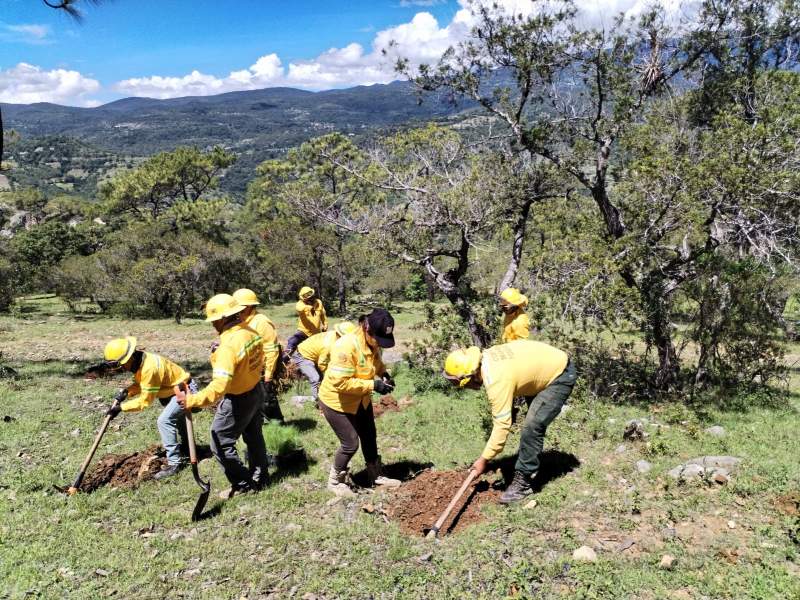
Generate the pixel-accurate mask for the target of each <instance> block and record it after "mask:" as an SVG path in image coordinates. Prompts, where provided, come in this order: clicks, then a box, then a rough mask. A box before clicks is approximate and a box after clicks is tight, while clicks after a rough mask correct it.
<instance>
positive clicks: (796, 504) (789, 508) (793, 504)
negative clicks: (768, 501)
mask: <svg viewBox="0 0 800 600" xmlns="http://www.w3.org/2000/svg"><path fill="white" fill-rule="evenodd" d="M775 508H777V509H778V512H779V513H781V514H782V515H788V516H790V517H796V516H797V515H800V492H789V493H788V494H783V495H781V496H778V497H777V498H775Z"/></svg>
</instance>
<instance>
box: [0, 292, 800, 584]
mask: <svg viewBox="0 0 800 600" xmlns="http://www.w3.org/2000/svg"><path fill="white" fill-rule="evenodd" d="M403 308H404V309H403V310H402V311H401V312H398V313H397V317H398V327H397V332H398V336H400V339H401V341H402V342H408V341H410V340H411V339H412V338H413V337H414V335H415V330H414V329H413V325H414V323H416V322H418V321H419V320H420V319H421V312H420V311H419V310H417V308H416V307H413V306H406V307H403ZM266 312H267V313H268V314H269V315H270V316H272V317H273V318H274V319H275V320H276V322H277V323H278V326H279V329H280V333H281V338H282V339H285V338H286V336H287V335H288V334H290V333H291V331H292V329H293V316H292V308H291V305H284V306H279V307H271V308H269V309H268V310H267V311H266ZM212 333H213V332H212V330H211V328H210V326H209V325H208V324H206V323H203V322H201V321H198V320H191V319H189V320H186V321H185V322H184V323H183V324H182V325H175V324H174V323H173V322H171V321H168V320H151V321H147V320H143V321H126V320H121V319H109V318H104V317H99V316H96V315H78V316H76V315H71V314H68V313H66V312H65V311H64V309H63V307H62V306H60V305H59V304H58V303H57V302H56V301H55V300H53V299H49V298H38V299H31V300H28V301H26V302H25V303H24V305H23V307H22V309H21V310H20V311H19V314H18V315H17V316H16V317H10V316H2V317H0V351H2V360H3V363H4V364H6V365H8V366H11V367H13V368H14V369H16V370H17V371H18V373H19V377H18V378H17V379H0V418H1V419H2V420H0V515H2V519H0V594H4V596H3V597H8V598H25V597H34V598H35V597H39V598H61V597H69V598H96V597H116V598H249V599H253V598H288V597H294V598H306V599H312V598H394V597H403V598H464V597H480V598H505V597H519V598H558V597H564V598H632V599H633V598H636V599H639V598H642V599H649V598H679V599H689V598H697V599H699V598H709V599H711V598H715V599H716V598H731V599H739V598H776V599H777V598H789V599H791V598H800V520H798V516H797V515H796V513H795V514H787V513H792V506H791V504H787V502H786V501H785V498H786V497H787V496H789V495H791V494H800V465H798V450H797V448H798V442H800V436H799V435H798V423H799V421H798V414H799V411H800V396H799V395H798V391H800V378H798V373H797V371H796V370H795V371H794V372H793V375H794V378H793V381H792V382H791V386H790V391H789V392H788V393H787V395H786V397H785V402H783V403H781V404H780V405H778V406H774V405H773V406H768V407H765V406H759V405H756V404H755V403H754V404H753V405H751V406H749V407H748V409H747V410H743V411H739V412H719V411H716V410H713V409H712V410H709V411H706V412H704V413H703V414H702V415H698V414H697V413H694V412H692V411H689V410H688V409H685V408H683V407H682V406H680V405H658V406H651V407H649V408H642V407H636V406H616V405H610V404H606V403H603V402H600V401H591V400H589V399H588V398H587V397H585V396H584V395H582V394H580V393H577V394H576V395H575V398H574V401H573V402H572V403H571V407H570V409H569V410H568V411H566V412H565V413H564V414H563V415H562V416H561V417H559V418H558V419H556V421H555V422H554V423H553V425H552V426H551V428H550V430H549V432H548V438H547V442H546V448H547V449H548V450H549V452H548V454H547V457H548V460H549V463H548V464H550V466H551V467H552V468H551V469H550V470H549V472H550V473H551V476H552V479H551V480H549V481H547V483H546V485H544V487H543V489H542V490H541V491H540V492H539V493H538V495H537V496H536V500H537V503H536V506H535V507H531V508H525V507H523V506H515V507H512V508H504V507H501V506H491V507H489V508H487V509H486V510H485V511H484V512H485V517H486V518H485V519H484V520H483V521H482V522H481V523H479V524H477V525H475V526H472V527H470V528H469V529H467V530H465V531H463V532H459V533H456V534H453V535H451V536H447V537H444V538H443V539H442V540H440V541H438V542H430V541H426V540H424V539H423V538H422V537H421V536H420V537H409V536H407V535H405V534H403V533H401V532H400V530H399V528H398V527H397V524H396V523H393V522H391V521H390V520H389V521H387V520H386V519H384V518H382V517H381V515H380V511H379V510H378V511H375V512H372V513H368V512H366V511H364V510H362V506H363V505H365V504H372V505H374V506H378V507H380V506H381V504H382V503H383V502H384V501H385V498H384V497H382V496H381V494H379V493H375V494H373V493H370V492H365V493H364V494H361V495H359V498H358V499H357V500H355V501H338V502H336V501H332V496H331V495H330V494H329V493H328V492H326V490H325V477H326V474H327V469H328V467H329V465H330V462H329V461H330V457H331V456H332V453H333V451H334V449H335V447H336V445H337V444H336V442H335V437H334V435H333V433H332V432H331V431H330V429H329V427H328V426H327V424H326V423H325V422H324V421H323V420H322V419H321V417H320V416H319V415H318V414H317V412H316V411H315V410H314V409H313V407H310V406H307V405H306V406H304V407H302V408H297V407H294V406H292V405H291V404H290V403H289V402H288V401H284V402H283V408H284V413H285V414H286V416H287V419H288V420H289V422H290V424H291V426H292V427H294V428H295V429H296V430H297V438H298V439H299V441H300V443H301V444H302V445H303V447H304V448H305V450H306V453H307V455H308V457H309V461H308V464H307V465H305V466H302V467H299V468H296V469H294V470H291V471H282V470H279V471H278V472H277V473H276V474H275V477H274V482H273V485H272V486H271V487H270V488H269V489H267V490H266V491H264V492H262V493H259V494H257V495H246V496H241V497H234V498H233V499H232V500H231V501H228V502H226V503H222V501H220V500H219V499H217V498H216V493H215V492H216V491H219V490H221V489H223V488H224V487H226V485H225V484H226V482H225V479H224V477H223V475H222V472H221V470H220V468H219V467H218V466H217V465H216V464H215V463H214V462H213V461H211V460H207V461H204V462H203V463H201V466H200V469H201V471H202V473H203V475H204V476H206V477H210V478H211V480H212V485H213V489H214V490H215V492H214V493H213V495H212V498H211V500H210V502H209V505H210V506H211V507H212V508H215V512H217V513H218V514H216V516H214V517H213V518H211V519H207V520H204V521H201V522H198V523H194V524H193V523H191V522H190V521H189V515H190V512H191V509H192V506H193V504H194V501H195V499H196V497H197V494H198V488H197V486H196V484H195V483H194V481H193V480H192V477H191V475H190V473H189V471H184V472H182V473H181V475H180V476H178V477H175V478H173V479H171V480H168V481H167V482H164V483H158V482H152V481H151V482H146V483H143V484H142V485H141V486H139V487H138V488H136V489H134V490H114V489H110V488H103V489H100V490H98V491H96V492H94V493H92V494H79V495H76V496H74V497H71V498H66V497H64V496H63V495H61V494H59V493H58V492H56V491H55V490H54V488H53V485H54V484H55V485H65V484H69V483H70V482H71V480H72V479H73V478H74V475H75V472H76V471H77V468H78V466H79V465H80V463H81V461H82V460H83V458H84V456H85V453H86V451H87V450H88V447H89V446H90V445H91V441H92V438H93V436H94V432H95V430H96V427H97V426H98V425H99V423H100V421H101V420H102V417H103V412H104V410H105V408H106V407H107V406H108V404H109V403H110V397H111V395H112V394H113V391H114V389H115V388H116V387H118V386H119V385H120V383H121V380H119V379H116V380H115V379H98V380H94V381H87V380H85V379H84V378H83V372H84V369H85V367H86V366H87V365H88V364H90V363H93V362H96V361H98V360H99V359H100V358H101V352H102V347H103V345H104V344H105V342H106V341H108V339H110V338H111V337H115V336H118V335H126V334H132V335H136V336H137V337H139V339H140V343H141V344H142V345H144V346H146V347H147V348H148V349H150V350H153V351H156V352H159V353H162V354H164V355H166V356H169V357H172V358H174V359H175V360H177V361H178V362H179V363H181V364H184V365H185V366H187V367H189V368H190V369H191V370H192V371H193V373H196V374H199V375H201V376H202V375H203V374H204V373H206V374H207V369H208V365H207V354H208V352H207V349H208V346H209V344H210V342H211V341H212V340H213V335H212ZM799 353H800V349H798V348H797V347H795V348H793V356H794V359H796V358H797V355H798V354H799ZM397 381H398V384H399V390H398V393H397V394H395V395H396V396H397V397H400V396H403V395H405V394H408V393H411V390H410V389H409V384H408V382H407V380H404V374H403V373H402V372H401V373H400V374H399V375H398V377H397ZM301 391H303V389H302V387H298V388H297V389H295V390H291V391H290V392H288V393H287V394H286V396H287V397H288V396H291V395H293V394H295V393H298V392H301ZM412 400H413V404H411V406H409V407H408V408H406V409H405V410H403V411H401V412H395V413H387V414H386V415H384V416H383V417H381V418H380V419H379V421H378V443H379V447H380V449H381V453H382V455H383V458H384V462H385V463H387V464H390V465H391V464H398V463H403V464H404V465H405V466H407V467H409V468H411V469H421V468H423V467H424V466H425V465H429V464H432V465H434V466H435V467H436V468H437V469H442V470H444V469H454V468H463V467H465V466H466V465H468V464H469V463H470V462H471V461H472V460H473V459H474V458H475V457H476V456H477V455H478V454H479V452H480V450H481V448H482V447H483V443H484V440H485V436H486V434H485V431H484V427H485V423H484V420H485V414H486V412H487V410H486V402H485V399H484V398H483V397H482V396H481V395H479V394H473V393H465V394H463V395H462V396H459V397H449V396H444V395H441V394H437V393H430V394H427V395H424V396H413V393H412ZM157 415H158V408H157V407H153V408H151V409H150V410H147V411H144V412H142V413H139V414H135V415H122V416H120V417H118V418H117V419H116V420H115V421H114V422H113V424H112V427H111V429H110V431H109V432H108V433H107V435H106V437H105V438H104V440H103V443H102V445H101V448H100V450H99V452H98V456H99V455H102V454H105V453H109V452H132V451H135V450H141V449H144V448H145V447H147V446H148V445H151V444H153V443H157V442H158V434H157V431H156V428H155V420H156V417H157ZM210 417H211V415H210V413H209V412H207V411H204V412H203V413H201V414H198V415H196V419H195V421H196V431H197V435H198V438H199V440H198V441H199V442H200V443H208V428H209V425H210V420H211V419H210ZM632 418H645V419H647V420H648V422H649V425H648V432H649V434H650V437H649V441H648V443H644V442H638V443H630V442H627V443H623V441H622V431H623V429H624V425H625V423H626V421H627V420H628V419H632ZM656 424H658V425H660V426H656ZM709 425H721V426H723V427H724V428H725V430H726V432H727V435H726V436H725V437H722V438H717V437H714V436H712V435H709V434H707V433H706V432H705V431H704V429H705V427H707V426H709ZM271 437H275V436H271ZM517 441H518V436H517V434H516V433H515V434H514V435H513V436H512V438H511V440H510V441H509V443H508V446H507V448H506V451H505V453H504V457H505V459H506V460H505V462H504V464H507V463H508V458H509V457H511V456H513V453H514V451H515V449H516V445H517ZM620 446H622V447H620ZM720 454H730V455H734V456H738V457H741V458H742V459H743V463H742V465H741V467H740V468H739V470H738V471H737V472H736V473H735V474H734V475H733V478H732V480H731V482H730V483H728V484H727V485H718V484H715V483H702V484H697V485H694V484H692V485H689V484H686V485H684V484H677V483H676V482H675V481H674V480H672V479H671V478H670V477H668V476H667V475H666V474H665V473H666V471H667V470H669V469H670V468H672V467H674V466H676V465H677V464H679V463H681V462H682V461H683V460H685V459H689V458H692V457H695V456H701V455H720ZM642 459H644V460H647V461H649V462H650V463H652V470H650V471H649V472H648V473H644V474H642V473H639V472H637V470H636V469H635V468H634V465H635V463H636V461H638V460H642ZM361 465H363V461H362V459H361V456H360V454H359V455H357V457H356V459H354V467H355V469H356V470H358V469H359V468H360V466H361ZM795 510H796V509H795ZM582 545H589V546H592V547H593V548H595V549H596V551H597V555H598V560H597V562H595V563H581V562H577V561H575V560H573V558H572V552H573V551H574V550H575V549H576V548H578V547H579V546H582ZM665 554H669V555H672V556H674V557H675V558H676V562H675V565H674V567H673V568H671V569H663V568H660V567H659V562H660V560H661V558H662V556H663V555H665Z"/></svg>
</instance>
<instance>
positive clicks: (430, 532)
mask: <svg viewBox="0 0 800 600" xmlns="http://www.w3.org/2000/svg"><path fill="white" fill-rule="evenodd" d="M477 475H478V472H477V471H476V470H475V469H470V471H469V475H467V478H466V479H465V480H464V483H462V484H461V487H460V488H458V491H457V492H456V495H455V496H453V499H452V500H450V504H448V505H447V508H445V509H444V512H443V513H442V514H441V515H440V516H439V518H438V519H436V523H434V524H433V527H431V528H430V529H428V530H427V531H426V532H425V537H426V538H428V539H429V540H432V539H434V538H435V537H436V535H437V534H438V533H439V529H441V528H442V525H444V522H445V521H446V520H447V517H449V516H450V513H451V512H453V508H455V506H456V504H458V501H459V500H460V499H461V496H463V495H464V492H465V491H466V489H467V488H468V487H469V484H470V483H472V481H473V480H474V479H475V477H477Z"/></svg>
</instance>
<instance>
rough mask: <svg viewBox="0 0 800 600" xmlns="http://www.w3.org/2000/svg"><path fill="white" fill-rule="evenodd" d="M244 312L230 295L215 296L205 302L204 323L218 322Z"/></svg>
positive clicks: (242, 307)
mask: <svg viewBox="0 0 800 600" xmlns="http://www.w3.org/2000/svg"><path fill="white" fill-rule="evenodd" d="M243 310H244V306H242V305H241V304H239V303H238V302H237V301H236V298H234V297H233V296H231V295H230V294H217V295H216V296H212V297H211V298H210V299H209V301H208V302H206V322H210V321H218V320H219V319H222V318H224V317H230V316H231V315H235V314H236V313H238V312H241V311H243Z"/></svg>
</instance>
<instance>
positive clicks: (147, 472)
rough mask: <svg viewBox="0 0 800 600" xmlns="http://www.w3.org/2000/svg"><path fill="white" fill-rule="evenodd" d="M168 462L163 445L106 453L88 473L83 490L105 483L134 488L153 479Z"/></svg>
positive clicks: (98, 486)
mask: <svg viewBox="0 0 800 600" xmlns="http://www.w3.org/2000/svg"><path fill="white" fill-rule="evenodd" d="M166 464H167V458H166V453H165V452H164V450H163V448H161V446H150V447H149V448H148V449H147V450H145V451H144V452H134V453H133V454H106V455H105V456H103V457H101V458H100V460H98V461H97V463H96V464H95V465H94V467H93V468H92V469H91V470H90V471H89V472H88V473H87V474H86V477H85V478H84V480H83V483H82V484H81V490H82V491H84V492H93V491H95V490H96V489H98V488H100V487H102V486H104V485H108V486H111V487H115V488H126V489H130V488H134V487H136V486H137V485H139V484H140V483H141V482H142V481H147V480H148V479H152V478H153V475H155V474H156V473H158V472H159V471H160V470H161V469H162V468H163V467H165V466H166Z"/></svg>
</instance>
